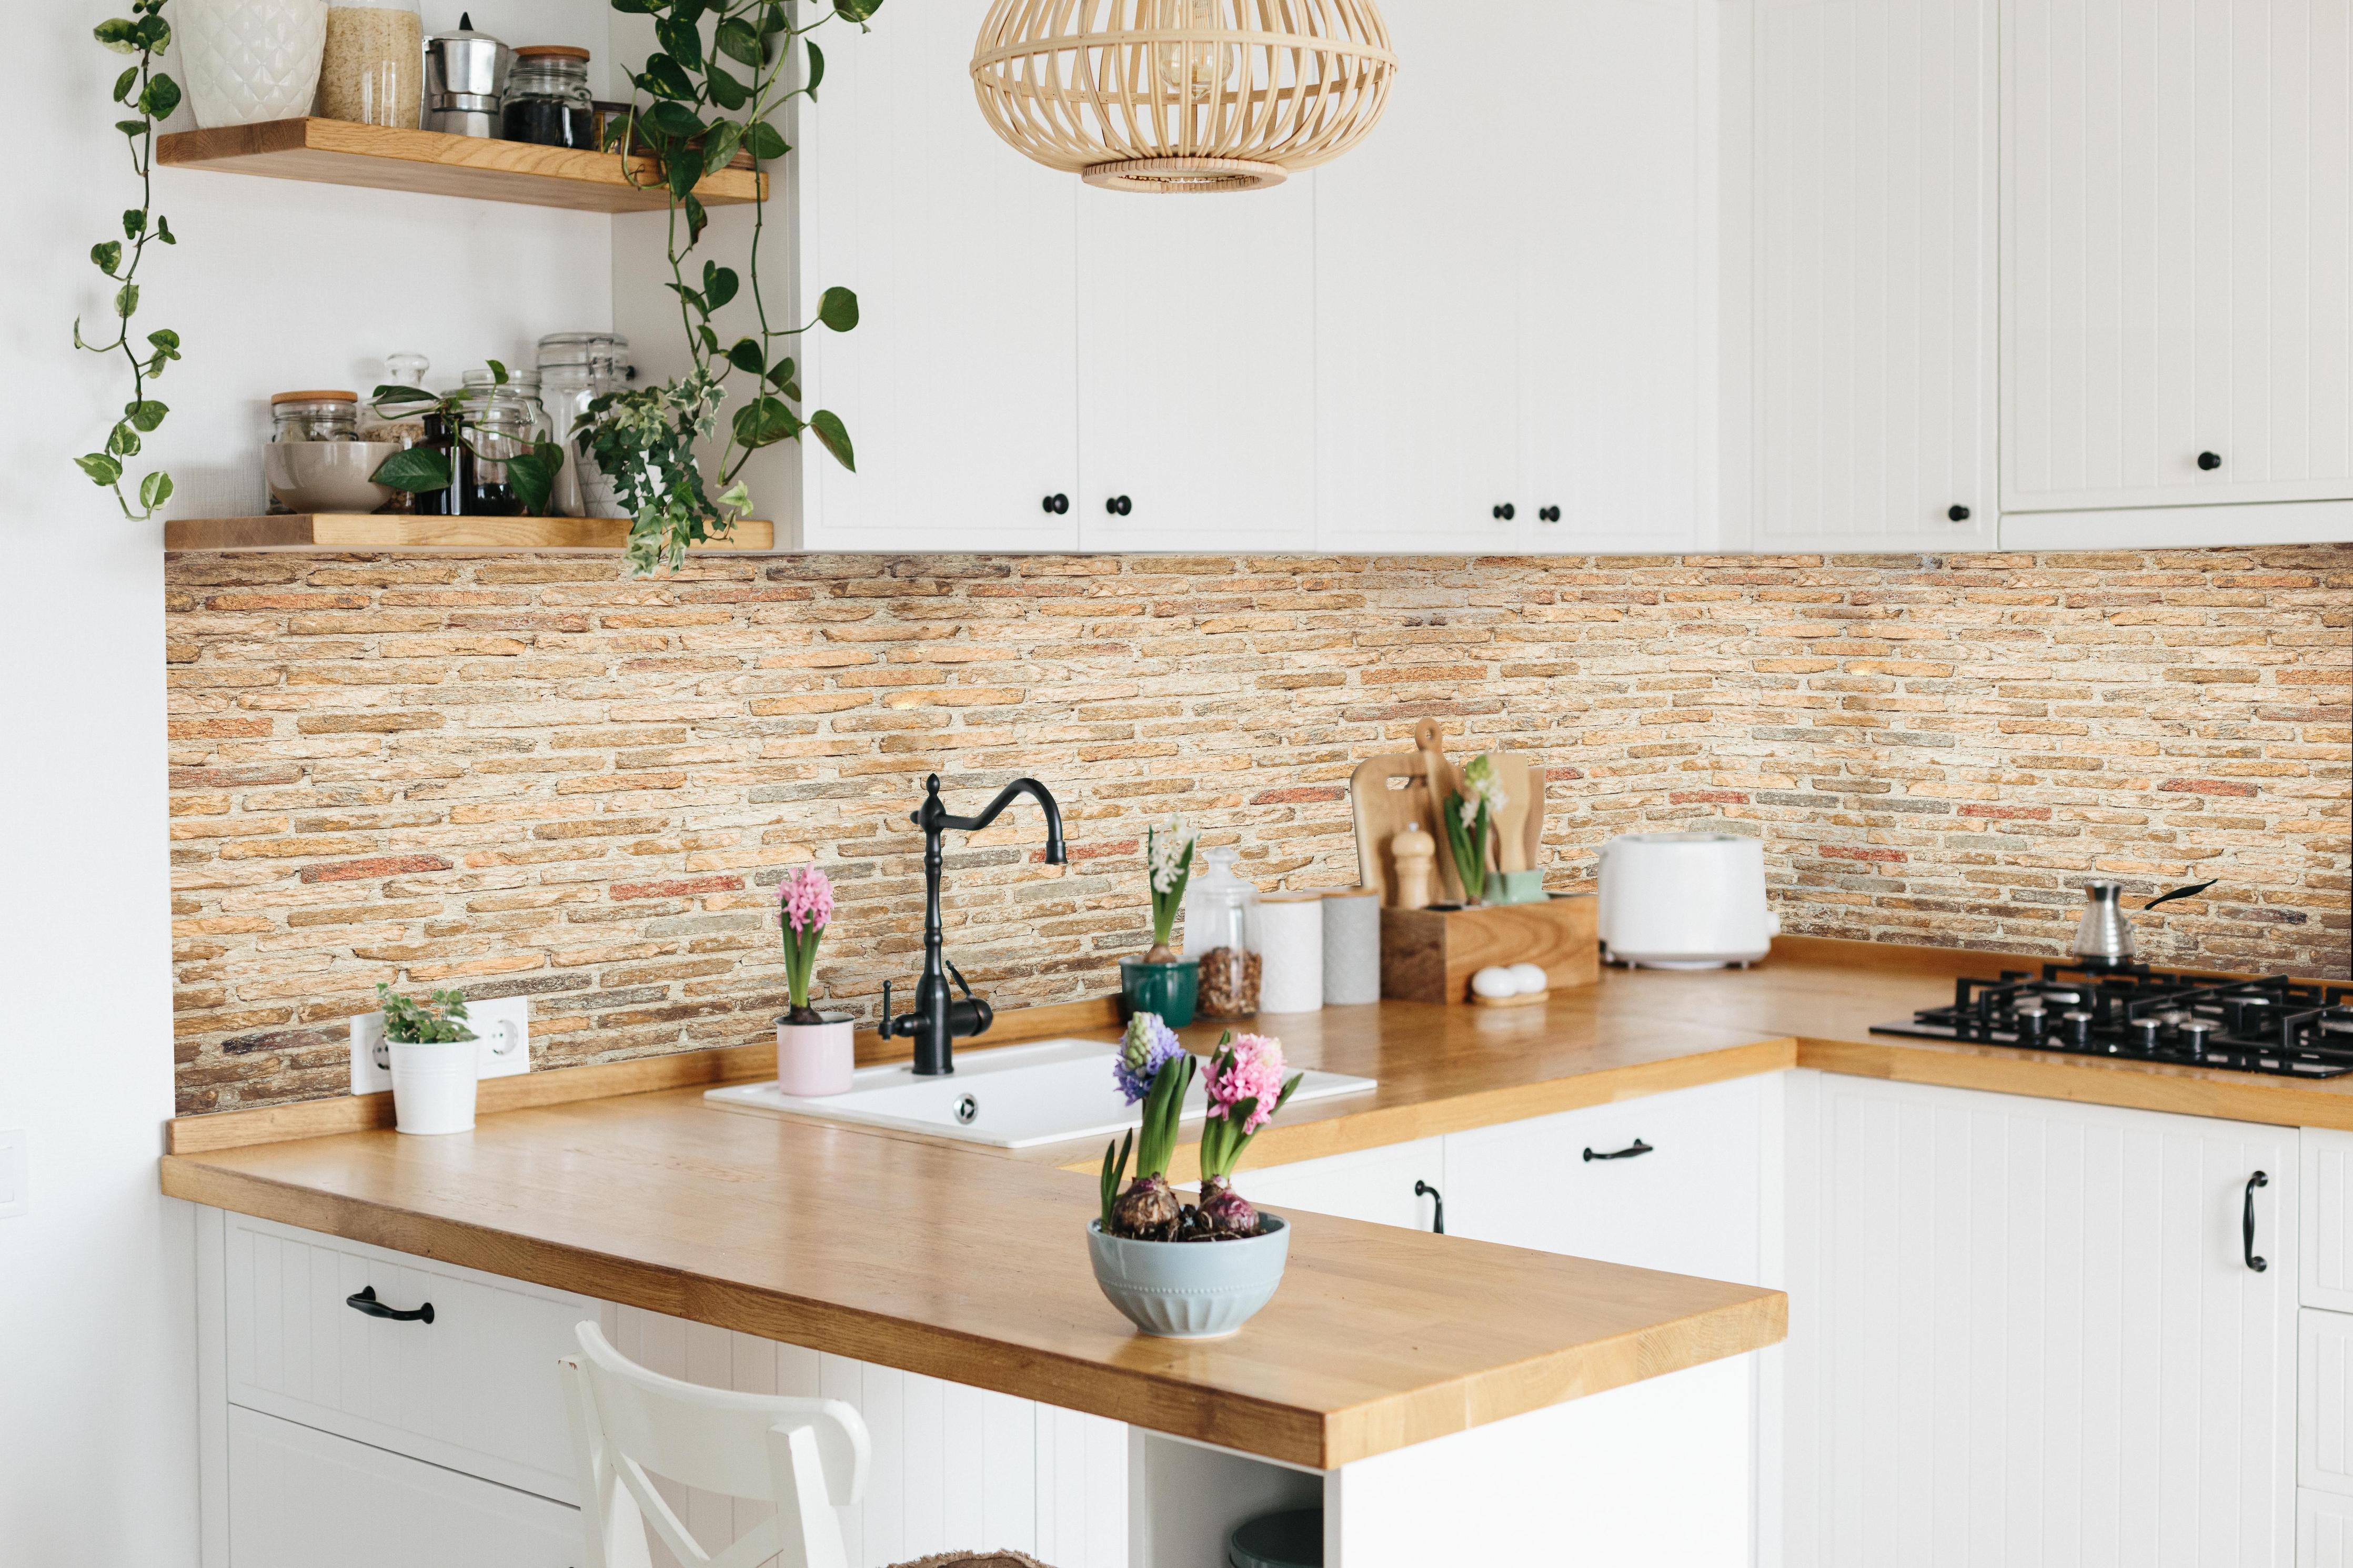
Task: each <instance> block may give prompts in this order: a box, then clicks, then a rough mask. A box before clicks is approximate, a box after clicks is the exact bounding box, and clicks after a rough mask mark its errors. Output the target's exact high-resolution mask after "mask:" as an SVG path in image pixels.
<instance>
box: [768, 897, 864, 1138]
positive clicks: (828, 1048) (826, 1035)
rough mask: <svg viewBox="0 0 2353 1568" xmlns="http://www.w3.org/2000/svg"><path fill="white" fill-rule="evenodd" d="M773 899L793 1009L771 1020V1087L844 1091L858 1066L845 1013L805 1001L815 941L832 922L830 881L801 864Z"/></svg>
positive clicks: (811, 1093)
mask: <svg viewBox="0 0 2353 1568" xmlns="http://www.w3.org/2000/svg"><path fill="white" fill-rule="evenodd" d="M776 902H777V904H778V906H779V907H780V913H781V917H782V918H781V919H780V920H779V921H778V925H779V928H780V930H781V931H782V932H783V935H784V939H785V987H786V993H787V994H788V996H789V998H790V1000H791V1003H792V1010H791V1011H790V1012H788V1013H786V1014H785V1016H782V1017H780V1018H778V1019H777V1020H776V1088H777V1089H780V1090H782V1091H783V1092H784V1093H786V1094H792V1095H799V1096H802V1097H804V1098H815V1097H818V1096H822V1095H828V1094H846V1093H848V1092H849V1086H850V1081H851V1079H852V1078H853V1077H854V1076H855V1073H856V1068H857V1065H858V1064H857V1048H856V1046H855V1043H854V1042H853V1041H852V1040H851V1038H850V1030H851V1024H850V1019H849V1015H848V1014H846V1013H834V1014H827V1013H820V1012H818V1010H817V1009H816V1008H814V1007H812V1006H810V1005H809V983H810V982H811V980H813V979H814V978H815V976H816V973H817V950H818V943H819V942H823V941H824V940H825V932H826V927H827V926H828V924H829V923H830V922H831V921H832V920H833V883H832V882H831V881H829V880H828V879H827V877H826V874H825V873H824V872H822V871H820V870H818V868H816V867H814V866H804V867H802V868H800V869H799V870H797V871H796V872H794V873H793V874H792V875H791V876H789V877H787V878H786V879H785V882H784V886H783V887H781V888H779V889H777V890H776Z"/></svg>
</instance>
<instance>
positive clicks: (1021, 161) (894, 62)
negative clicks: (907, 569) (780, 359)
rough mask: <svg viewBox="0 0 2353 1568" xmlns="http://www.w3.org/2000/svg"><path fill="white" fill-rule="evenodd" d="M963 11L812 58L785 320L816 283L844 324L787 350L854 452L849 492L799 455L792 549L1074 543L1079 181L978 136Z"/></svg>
mask: <svg viewBox="0 0 2353 1568" xmlns="http://www.w3.org/2000/svg"><path fill="white" fill-rule="evenodd" d="M982 10H983V7H982V6H981V5H979V4H978V3H977V0H972V3H966V0H957V3H956V4H954V5H945V6H940V7H935V8H934V9H933V10H932V11H929V12H925V11H913V12H910V13H909V15H908V16H905V17H903V18H900V19H898V20H896V21H886V22H883V23H881V24H879V25H877V26H875V27H874V28H872V29H871V31H869V32H867V33H864V34H863V35H861V36H860V37H856V38H855V39H854V40H849V39H845V40H844V41H843V42H842V45H841V47H828V50H827V59H828V69H827V73H826V79H825V85H824V87H823V89H822V91H823V98H822V100H821V103H820V105H819V107H818V108H817V109H815V110H812V111H810V112H807V113H804V114H802V115H801V116H800V117H799V132H798V136H799V142H800V145H799V148H798V153H797V161H796V163H795V165H794V169H795V173H796V174H797V185H796V189H795V196H796V201H797V209H796V217H797V224H796V226H797V229H798V234H799V257H798V260H799V281H800V293H801V297H802V310H801V319H802V320H807V319H809V318H810V317H812V316H813V315H814V314H815V310H816V302H817V300H818V297H819V295H820V294H821V292H822V291H823V290H824V289H826V288H828V286H831V285H834V284H840V285H843V286H845V287H848V288H849V289H855V290H856V291H857V294H858V297H859V301H860V310H861V320H860V323H859V325H858V328H857V330H856V331H852V332H849V333H847V334H841V335H837V334H835V333H832V332H828V331H826V330H825V329H823V328H821V327H820V328H817V329H815V330H813V331H809V332H807V334H805V335H803V336H802V337H800V338H799V339H797V340H796V342H797V345H798V349H797V352H798V353H799V354H800V356H801V359H802V362H803V372H804V376H805V381H804V385H805V387H806V389H807V392H808V395H809V402H808V407H809V408H811V409H816V408H820V407H823V408H831V409H833V410H834V411H835V412H837V413H839V415H840V416H841V417H842V418H843V419H844V420H845V421H846V422H847V423H848V425H849V432H850V436H851V438H852V439H853V440H854V441H855V442H856V444H857V448H858V471H857V472H856V473H854V474H853V473H850V472H849V471H847V470H845V469H844V468H841V466H840V465H839V464H838V463H836V462H834V460H833V459H832V458H829V457H827V456H825V455H824V454H823V453H822V452H821V451H819V450H818V449H817V448H816V443H815V442H814V441H809V442H808V445H809V447H810V448H811V449H810V450H809V451H808V452H807V454H806V458H805V461H804V464H803V469H804V474H805V478H804V481H803V482H804V489H803V497H804V500H803V505H804V509H805V513H806V516H805V524H806V526H805V528H804V531H803V536H804V539H805V541H806V542H807V546H808V547H809V548H810V549H813V550H924V551H955V550H1069V549H1073V548H1075V547H1076V546H1077V545H1078V542H1079V521H1080V518H1079V511H1078V508H1079V505H1080V500H1081V498H1080V496H1079V495H1078V493H1077V486H1078V483H1079V461H1078V378H1077V367H1078V314H1077V304H1076V300H1077V291H1078V272H1077V213H1078V209H1077V197H1078V190H1079V182H1078V180H1077V179H1076V178H1075V177H1073V176H1071V175H1069V174H1056V173H1055V172H1053V171H1052V170H1050V169H1046V168H1042V167H1040V166H1039V165H1038V164H1036V163H1031V162H1029V160H1028V159H1026V158H1024V157H1022V156H1021V155H1020V154H1019V153H1016V152H1014V151H1013V150H1012V149H1011V148H1009V147H1008V146H1006V145H1005V143H1004V142H1000V141H998V140H997V136H996V134H995V133H994V132H991V131H990V130H989V129H988V126H987V123H986V122H985V121H983V120H982V118H981V115H980V111H979V110H978V109H977V108H976V106H975V105H974V102H973V96H972V81H971V77H970V75H969V67H970V65H971V59H972V40H973V37H974V36H975V34H976V31H977V29H978V27H979V25H980V16H981V12H982ZM1050 495H1067V496H1068V497H1069V498H1070V501H1071V510H1068V511H1065V512H1061V513H1055V512H1050V511H1048V510H1046V509H1045V508H1044V506H1043V505H1042V502H1043V501H1044V500H1045V498H1046V497H1048V496H1050Z"/></svg>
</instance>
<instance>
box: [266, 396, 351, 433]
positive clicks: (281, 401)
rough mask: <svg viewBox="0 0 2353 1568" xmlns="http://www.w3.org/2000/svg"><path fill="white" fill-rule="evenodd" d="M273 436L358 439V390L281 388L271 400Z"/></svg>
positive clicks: (270, 420)
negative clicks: (292, 389)
mask: <svg viewBox="0 0 2353 1568" xmlns="http://www.w3.org/2000/svg"><path fill="white" fill-rule="evenodd" d="M269 438H270V440H271V441H273V442H277V441H356V440H358V439H359V438H360V395H359V394H358V393H356V392H281V393H279V394H278V395H276V396H274V397H272V398H271V399H270V400H269Z"/></svg>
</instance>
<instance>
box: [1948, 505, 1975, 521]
mask: <svg viewBox="0 0 2353 1568" xmlns="http://www.w3.org/2000/svg"><path fill="white" fill-rule="evenodd" d="M1945 515H1946V516H1947V517H1949V518H1951V519H1952V520H1953V521H1955V522H1967V521H1968V520H1969V509H1968V508H1967V507H1965V506H1948V507H1947V508H1946V509H1945Z"/></svg>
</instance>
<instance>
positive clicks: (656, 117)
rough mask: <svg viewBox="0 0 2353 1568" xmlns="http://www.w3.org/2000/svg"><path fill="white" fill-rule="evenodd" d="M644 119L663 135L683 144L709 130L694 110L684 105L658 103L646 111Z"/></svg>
mask: <svg viewBox="0 0 2353 1568" xmlns="http://www.w3.org/2000/svg"><path fill="white" fill-rule="evenodd" d="M644 118H645V120H646V121H648V122H649V123H650V124H651V125H652V126H653V127H654V129H656V130H657V131H659V132H661V133H662V134H663V135H665V136H674V137H676V138H678V139H679V140H680V141H681V142H691V141H693V140H694V139H695V138H696V137H698V136H700V135H702V133H703V132H704V131H705V130H706V129H708V127H706V126H705V125H704V124H703V123H702V120H701V118H700V117H698V116H697V115H696V114H695V112H694V110H691V109H689V108H688V107H687V106H686V105H684V104H682V103H657V104H655V105H654V106H653V107H652V108H651V109H649V110H646V112H645V115H644Z"/></svg>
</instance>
